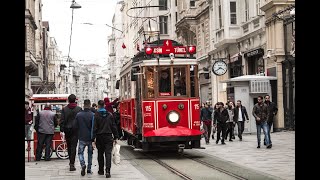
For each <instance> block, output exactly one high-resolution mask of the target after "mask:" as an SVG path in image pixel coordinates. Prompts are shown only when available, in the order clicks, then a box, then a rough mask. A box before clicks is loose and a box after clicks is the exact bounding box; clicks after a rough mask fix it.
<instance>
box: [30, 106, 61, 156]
mask: <svg viewBox="0 0 320 180" xmlns="http://www.w3.org/2000/svg"><path fill="white" fill-rule="evenodd" d="M57 125H58V118H57V115H56V113H54V112H52V111H51V105H50V103H46V104H45V107H44V109H43V110H42V111H40V112H39V113H38V115H37V117H36V120H35V126H34V127H35V130H36V131H37V137H38V144H37V149H36V161H40V159H41V155H42V147H43V145H44V144H45V145H46V149H45V158H44V160H45V161H50V160H51V159H50V148H51V144H52V138H53V135H54V128H55V127H57Z"/></svg>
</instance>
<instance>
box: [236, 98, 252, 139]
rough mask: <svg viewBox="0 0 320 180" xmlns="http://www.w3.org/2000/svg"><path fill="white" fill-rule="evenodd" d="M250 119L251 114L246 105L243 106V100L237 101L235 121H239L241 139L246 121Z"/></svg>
mask: <svg viewBox="0 0 320 180" xmlns="http://www.w3.org/2000/svg"><path fill="white" fill-rule="evenodd" d="M246 118H247V121H249V116H248V113H247V109H246V107H244V106H242V104H241V101H240V100H238V101H237V106H236V108H234V116H233V121H234V122H236V123H237V125H238V137H239V139H240V141H242V133H243V131H244V121H245V120H246Z"/></svg>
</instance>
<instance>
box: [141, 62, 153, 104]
mask: <svg viewBox="0 0 320 180" xmlns="http://www.w3.org/2000/svg"><path fill="white" fill-rule="evenodd" d="M144 68H145V69H144V72H145V78H144V83H143V84H144V88H143V92H144V93H143V97H144V98H146V99H148V98H155V97H156V91H155V90H156V87H155V86H156V83H155V82H156V77H155V72H156V67H155V66H146V67H144ZM148 68H152V70H153V71H152V72H151V74H149V73H148V72H150V71H149V70H148ZM150 77H153V89H152V87H150V89H152V90H153V94H152V96H150V94H149V86H148V80H149V79H150ZM151 93H152V92H151Z"/></svg>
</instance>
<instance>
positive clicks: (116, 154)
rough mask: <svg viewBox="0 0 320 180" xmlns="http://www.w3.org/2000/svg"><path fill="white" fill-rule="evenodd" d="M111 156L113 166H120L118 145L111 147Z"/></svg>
mask: <svg viewBox="0 0 320 180" xmlns="http://www.w3.org/2000/svg"><path fill="white" fill-rule="evenodd" d="M111 154H112V162H113V163H114V164H115V165H119V164H120V144H118V143H116V144H114V145H113V148H112V153H111Z"/></svg>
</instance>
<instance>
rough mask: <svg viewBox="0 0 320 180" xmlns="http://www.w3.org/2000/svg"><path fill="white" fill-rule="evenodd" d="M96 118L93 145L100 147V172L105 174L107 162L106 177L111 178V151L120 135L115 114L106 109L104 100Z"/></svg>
mask: <svg viewBox="0 0 320 180" xmlns="http://www.w3.org/2000/svg"><path fill="white" fill-rule="evenodd" d="M94 119H95V120H94V130H93V147H95V146H96V147H97V149H98V164H99V171H98V174H99V175H103V174H104V171H103V168H104V162H106V163H105V164H106V169H105V170H106V178H110V177H111V175H110V168H111V151H112V148H113V144H114V143H116V142H117V141H116V140H117V139H118V138H119V136H118V132H117V126H116V123H115V121H114V118H113V115H112V114H111V113H110V112H108V111H107V110H106V109H105V107H104V101H103V100H100V101H99V102H98V110H97V112H96V113H95V116H94ZM104 156H105V157H104Z"/></svg>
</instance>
